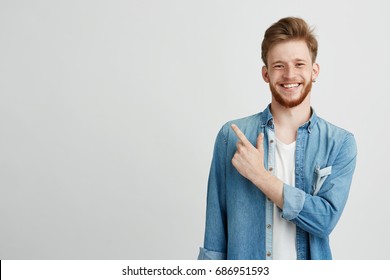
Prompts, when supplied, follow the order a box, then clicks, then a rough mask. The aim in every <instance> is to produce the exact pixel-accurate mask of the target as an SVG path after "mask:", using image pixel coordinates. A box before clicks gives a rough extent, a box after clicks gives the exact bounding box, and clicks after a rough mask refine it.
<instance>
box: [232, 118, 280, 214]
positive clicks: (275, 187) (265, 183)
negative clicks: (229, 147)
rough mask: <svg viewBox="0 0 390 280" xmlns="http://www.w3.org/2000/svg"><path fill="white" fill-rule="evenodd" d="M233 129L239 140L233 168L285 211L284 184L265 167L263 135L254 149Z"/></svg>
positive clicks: (258, 138) (240, 132)
mask: <svg viewBox="0 0 390 280" xmlns="http://www.w3.org/2000/svg"><path fill="white" fill-rule="evenodd" d="M231 127H232V129H233V131H234V133H235V134H236V135H237V137H238V139H239V140H238V141H237V151H236V153H235V154H234V156H233V159H232V164H233V166H234V167H235V168H236V169H237V171H238V172H240V174H241V175H242V176H244V177H245V178H247V179H248V180H250V181H251V182H252V183H253V184H254V185H255V186H256V187H258V188H259V189H260V190H261V191H262V192H263V193H264V194H265V195H266V196H267V197H268V198H269V199H271V200H272V201H273V202H274V203H275V204H276V205H277V206H278V207H279V208H281V209H283V204H284V200H283V182H282V181H281V180H279V179H278V178H276V177H275V176H274V175H272V174H271V173H270V172H268V171H267V170H266V169H265V167H264V145H263V134H262V133H260V135H259V136H258V137H257V142H256V147H254V146H253V145H252V144H251V142H249V140H248V139H247V138H246V137H245V135H244V133H242V131H241V130H240V129H239V128H238V127H237V126H236V125H235V124H232V126H231Z"/></svg>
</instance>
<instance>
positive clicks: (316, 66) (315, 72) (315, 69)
mask: <svg viewBox="0 0 390 280" xmlns="http://www.w3.org/2000/svg"><path fill="white" fill-rule="evenodd" d="M319 74H320V65H319V64H318V63H314V64H313V73H312V75H311V76H312V77H311V79H312V80H313V81H315V80H316V79H317V77H318V75H319Z"/></svg>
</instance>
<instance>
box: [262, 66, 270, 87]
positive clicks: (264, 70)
mask: <svg viewBox="0 0 390 280" xmlns="http://www.w3.org/2000/svg"><path fill="white" fill-rule="evenodd" d="M261 74H262V75H263V80H264V82H266V83H269V74H268V68H267V66H265V65H264V66H263V68H262V69H261Z"/></svg>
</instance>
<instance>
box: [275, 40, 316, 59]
mask: <svg viewBox="0 0 390 280" xmlns="http://www.w3.org/2000/svg"><path fill="white" fill-rule="evenodd" d="M294 60H306V61H311V56H310V51H309V48H308V47H307V44H306V42H305V41H303V40H289V41H283V42H280V43H277V44H275V45H274V46H272V48H271V49H270V50H269V52H268V62H269V63H272V62H274V61H284V62H289V61H294Z"/></svg>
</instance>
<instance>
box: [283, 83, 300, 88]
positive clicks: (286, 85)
mask: <svg viewBox="0 0 390 280" xmlns="http://www.w3.org/2000/svg"><path fill="white" fill-rule="evenodd" d="M300 85H301V84H300V83H295V84H281V86H282V87H284V88H296V87H299V86H300Z"/></svg>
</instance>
